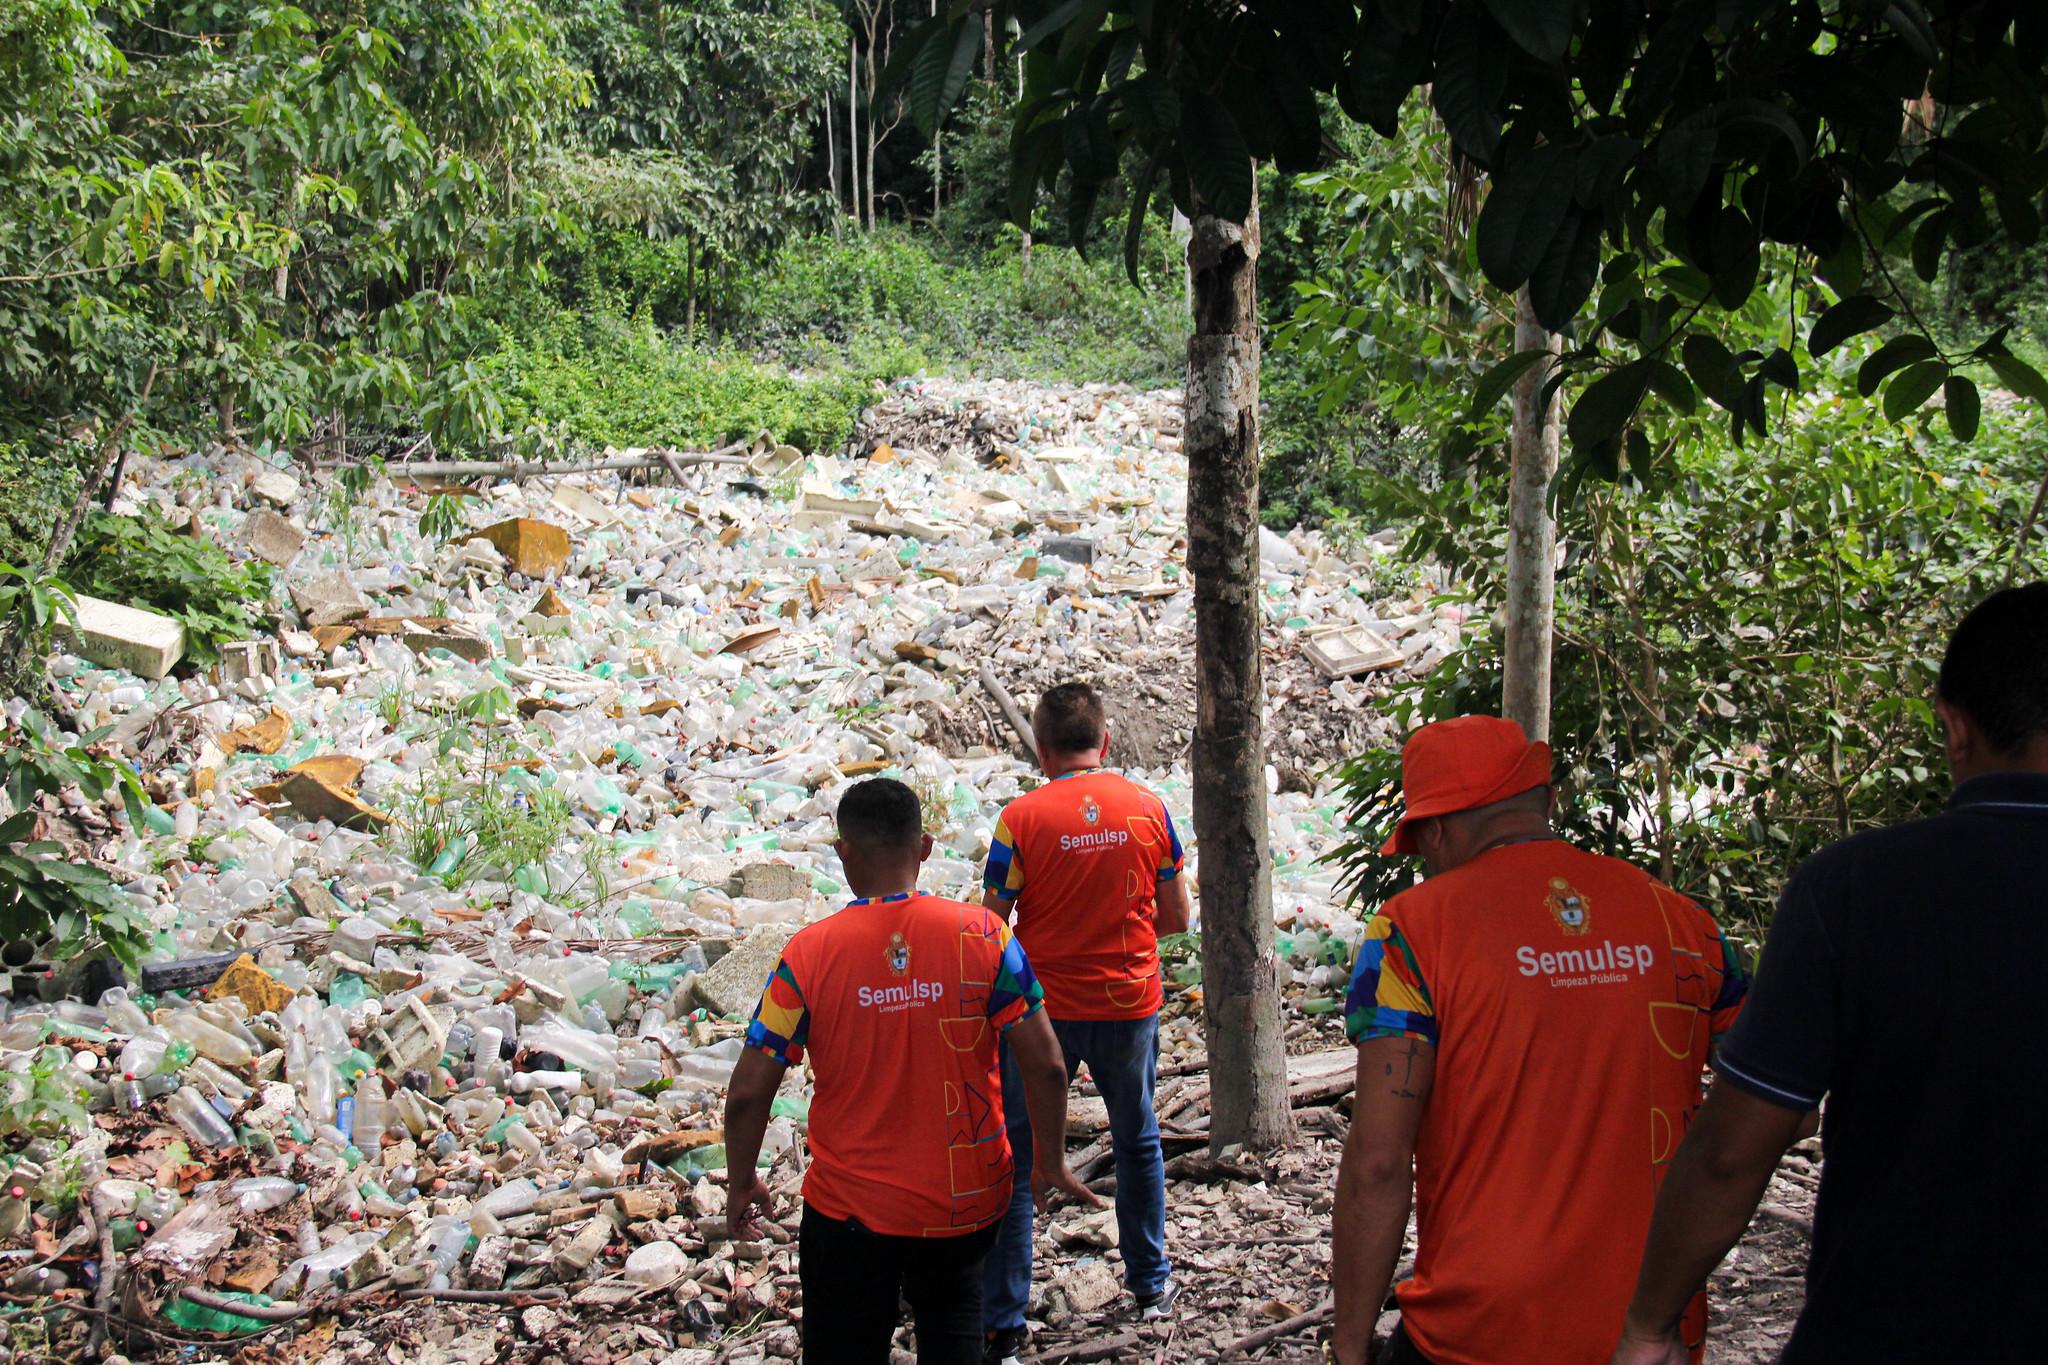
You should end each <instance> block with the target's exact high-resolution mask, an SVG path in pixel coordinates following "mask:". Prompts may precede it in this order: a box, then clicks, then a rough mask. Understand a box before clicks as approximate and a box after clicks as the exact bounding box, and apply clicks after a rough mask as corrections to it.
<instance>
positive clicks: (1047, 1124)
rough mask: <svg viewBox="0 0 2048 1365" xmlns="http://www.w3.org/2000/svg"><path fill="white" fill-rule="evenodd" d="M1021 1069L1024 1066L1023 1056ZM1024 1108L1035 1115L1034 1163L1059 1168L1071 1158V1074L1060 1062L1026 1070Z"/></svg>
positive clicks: (1042, 1168)
mask: <svg viewBox="0 0 2048 1365" xmlns="http://www.w3.org/2000/svg"><path fill="white" fill-rule="evenodd" d="M1018 1065H1019V1068H1020V1069H1021V1068H1022V1067H1023V1061H1022V1059H1021V1058H1020V1059H1019V1062H1018ZM1024 1108H1025V1111H1026V1112H1027V1113H1029V1114H1030V1116H1031V1155H1032V1164H1034V1165H1036V1166H1037V1167H1038V1169H1040V1170H1041V1171H1052V1170H1057V1169H1059V1167H1060V1166H1061V1165H1062V1164H1064V1163H1065V1161H1066V1159H1067V1073H1066V1070H1065V1069H1064V1068H1063V1067H1061V1066H1060V1065H1059V1064H1058V1063H1053V1064H1052V1065H1049V1066H1036V1067H1032V1068H1030V1069H1029V1070H1026V1071H1025V1073H1024Z"/></svg>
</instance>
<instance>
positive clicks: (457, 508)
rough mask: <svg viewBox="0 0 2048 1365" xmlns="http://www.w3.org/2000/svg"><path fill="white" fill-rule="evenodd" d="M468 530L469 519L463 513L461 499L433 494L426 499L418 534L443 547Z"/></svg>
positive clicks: (449, 495)
mask: <svg viewBox="0 0 2048 1365" xmlns="http://www.w3.org/2000/svg"><path fill="white" fill-rule="evenodd" d="M469 529H470V526H469V518H468V516H466V515H465V514H464V513H463V510H462V499H461V498H458V497H455V496H453V495H452V494H448V493H436V494H434V496H433V497H431V498H428V499H427V505H426V507H425V508H423V509H422V510H421V512H420V534H421V535H424V536H432V537H433V538H434V541H435V542H436V543H437V544H441V545H445V544H447V543H448V542H449V541H451V540H453V539H454V538H455V537H456V536H458V535H460V534H462V533H463V532H464V531H467V530H469Z"/></svg>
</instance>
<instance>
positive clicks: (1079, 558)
mask: <svg viewBox="0 0 2048 1365" xmlns="http://www.w3.org/2000/svg"><path fill="white" fill-rule="evenodd" d="M1041 544H1042V548H1043V549H1044V552H1045V553H1046V554H1048V555H1053V556H1056V557H1057V558H1060V559H1064V560H1066V561H1067V562H1068V563H1069V564H1093V563H1094V562H1095V542H1094V541H1092V540H1090V539H1089V538H1088V537H1086V536H1047V537H1046V538H1045V540H1044V541H1043V542H1042V543H1041Z"/></svg>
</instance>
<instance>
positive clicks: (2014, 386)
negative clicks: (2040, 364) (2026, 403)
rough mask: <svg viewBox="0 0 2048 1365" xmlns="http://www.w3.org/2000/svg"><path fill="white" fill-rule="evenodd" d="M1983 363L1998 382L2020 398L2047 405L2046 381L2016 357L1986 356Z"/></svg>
mask: <svg viewBox="0 0 2048 1365" xmlns="http://www.w3.org/2000/svg"><path fill="white" fill-rule="evenodd" d="M1984 363H1985V364H1986V365H1989V366H1990V367H1991V372H1992V373H1993V374H1995V375H1997V376H1998V382H1999V383H2001V384H2003V385H2005V387H2007V388H2008V389H2011V390H2012V391H2013V392H2014V393H2016V394H2018V395H2019V396H2020V397H2022V398H2031V399H2033V400H2034V401H2035V402H2036V403H2040V404H2043V405H2048V379H2043V378H2042V377H2041V372H2040V371H2039V370H2036V369H2035V368H2034V367H2033V366H2032V365H2029V364H2027V362H2026V361H2024V360H2021V359H2020V358H2019V357H2018V356H2011V355H1988V356H1985V357H1984Z"/></svg>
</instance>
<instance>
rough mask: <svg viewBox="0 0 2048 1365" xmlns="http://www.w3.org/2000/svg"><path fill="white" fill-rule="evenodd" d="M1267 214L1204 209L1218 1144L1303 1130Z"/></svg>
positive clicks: (1208, 835)
mask: <svg viewBox="0 0 2048 1365" xmlns="http://www.w3.org/2000/svg"><path fill="white" fill-rule="evenodd" d="M1258 258H1259V211H1258V205H1257V203H1256V201H1255V202H1254V203H1253V205H1252V211H1251V214H1250V215H1249V218H1248V221H1247V222H1246V223H1245V224H1244V225H1243V226H1242V227H1240V226H1238V225H1237V224H1235V223H1231V222H1227V221H1225V220H1224V219H1221V218H1218V217H1217V216H1216V215H1215V214H1213V213H1207V212H1204V213H1202V214H1200V216H1198V217H1197V218H1196V219H1195V225H1194V235H1193V237H1192V238H1191V239H1190V241H1189V243H1188V269H1189V271H1190V272H1191V273H1192V274H1193V276H1194V280H1195V318H1194V335H1193V336H1192V337H1191V338H1189V340H1188V376H1187V397H1186V408H1185V415H1184V418H1183V423H1182V425H1183V437H1184V439H1185V442H1186V446H1185V448H1186V451H1187V459H1188V568H1189V569H1190V570H1192V571H1193V574H1194V579H1195V676H1196V678H1197V679H1198V683H1197V691H1196V698H1195V744H1194V778H1195V838H1196V840H1197V841H1198V842H1199V843H1200V845H1201V850H1202V862H1201V877H1202V1022H1203V1030H1204V1032H1205V1034H1206V1035H1207V1038H1208V1044H1209V1083H1210V1091H1209V1094H1210V1119H1209V1148H1210V1150H1211V1151H1212V1152H1217V1151H1221V1150H1222V1149H1223V1148H1224V1147H1225V1146H1227V1145H1229V1144H1231V1143H1243V1144H1246V1145H1247V1146H1251V1147H1270V1146H1273V1145H1275V1144H1277V1143H1280V1142H1284V1141H1286V1140H1287V1139H1288V1137H1290V1136H1291V1135H1292V1133H1293V1115H1292V1114H1291V1113H1290V1112H1289V1110H1288V1107H1287V1054H1286V1049H1285V1047H1284V1046H1283V1042H1282V1039H1281V1036H1280V978H1279V960H1278V958H1277V957H1276V955H1275V953H1274V946H1273V888H1272V881H1271V872H1272V867H1271V861H1270V853H1269V851H1268V846H1267V837H1266V752H1265V738H1264V725H1265V704H1266V688H1265V683H1264V681H1263V678H1262V675H1261V670H1260V667H1259V662H1260V661H1259V647H1260V639H1261V623H1260V620H1259V321H1258Z"/></svg>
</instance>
